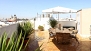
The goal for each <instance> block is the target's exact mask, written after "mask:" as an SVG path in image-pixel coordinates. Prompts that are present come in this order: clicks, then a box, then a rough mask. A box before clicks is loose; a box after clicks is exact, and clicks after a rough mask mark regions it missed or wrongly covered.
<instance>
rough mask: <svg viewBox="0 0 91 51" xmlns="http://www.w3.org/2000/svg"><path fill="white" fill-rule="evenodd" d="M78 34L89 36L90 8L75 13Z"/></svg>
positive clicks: (90, 23)
mask: <svg viewBox="0 0 91 51" xmlns="http://www.w3.org/2000/svg"><path fill="white" fill-rule="evenodd" d="M76 19H77V30H78V34H80V35H82V36H84V37H88V36H90V35H91V8H88V9H81V10H78V11H77V17H76Z"/></svg>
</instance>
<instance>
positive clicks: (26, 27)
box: [18, 22, 34, 38]
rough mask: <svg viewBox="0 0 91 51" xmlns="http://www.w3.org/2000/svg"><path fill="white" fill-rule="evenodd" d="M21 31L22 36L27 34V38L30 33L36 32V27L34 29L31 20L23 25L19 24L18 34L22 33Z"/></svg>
mask: <svg viewBox="0 0 91 51" xmlns="http://www.w3.org/2000/svg"><path fill="white" fill-rule="evenodd" d="M21 31H22V34H23V35H22V36H24V35H25V38H26V37H27V36H28V35H30V34H32V33H33V32H34V29H33V27H32V24H31V23H30V22H25V23H23V24H21V25H20V24H19V26H18V34H20V32H21Z"/></svg>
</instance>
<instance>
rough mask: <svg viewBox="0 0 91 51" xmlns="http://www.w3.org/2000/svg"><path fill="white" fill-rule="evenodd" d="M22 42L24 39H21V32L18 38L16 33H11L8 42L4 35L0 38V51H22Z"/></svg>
mask: <svg viewBox="0 0 91 51" xmlns="http://www.w3.org/2000/svg"><path fill="white" fill-rule="evenodd" d="M20 42H21V44H20ZM23 42H24V37H22V32H21V33H20V35H19V36H17V34H16V33H13V34H12V36H11V37H10V39H9V41H7V34H6V33H4V34H3V35H2V36H1V37H0V51H23V50H24V49H22V48H23Z"/></svg>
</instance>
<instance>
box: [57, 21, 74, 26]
mask: <svg viewBox="0 0 91 51" xmlns="http://www.w3.org/2000/svg"><path fill="white" fill-rule="evenodd" d="M58 23H59V24H61V26H74V27H76V22H75V21H59V22H58Z"/></svg>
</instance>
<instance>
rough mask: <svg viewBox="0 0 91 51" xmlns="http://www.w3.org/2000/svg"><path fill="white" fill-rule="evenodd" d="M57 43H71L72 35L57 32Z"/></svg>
mask: <svg viewBox="0 0 91 51" xmlns="http://www.w3.org/2000/svg"><path fill="white" fill-rule="evenodd" d="M56 41H57V43H60V42H62V43H64V44H65V43H69V42H70V33H63V32H56Z"/></svg>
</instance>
